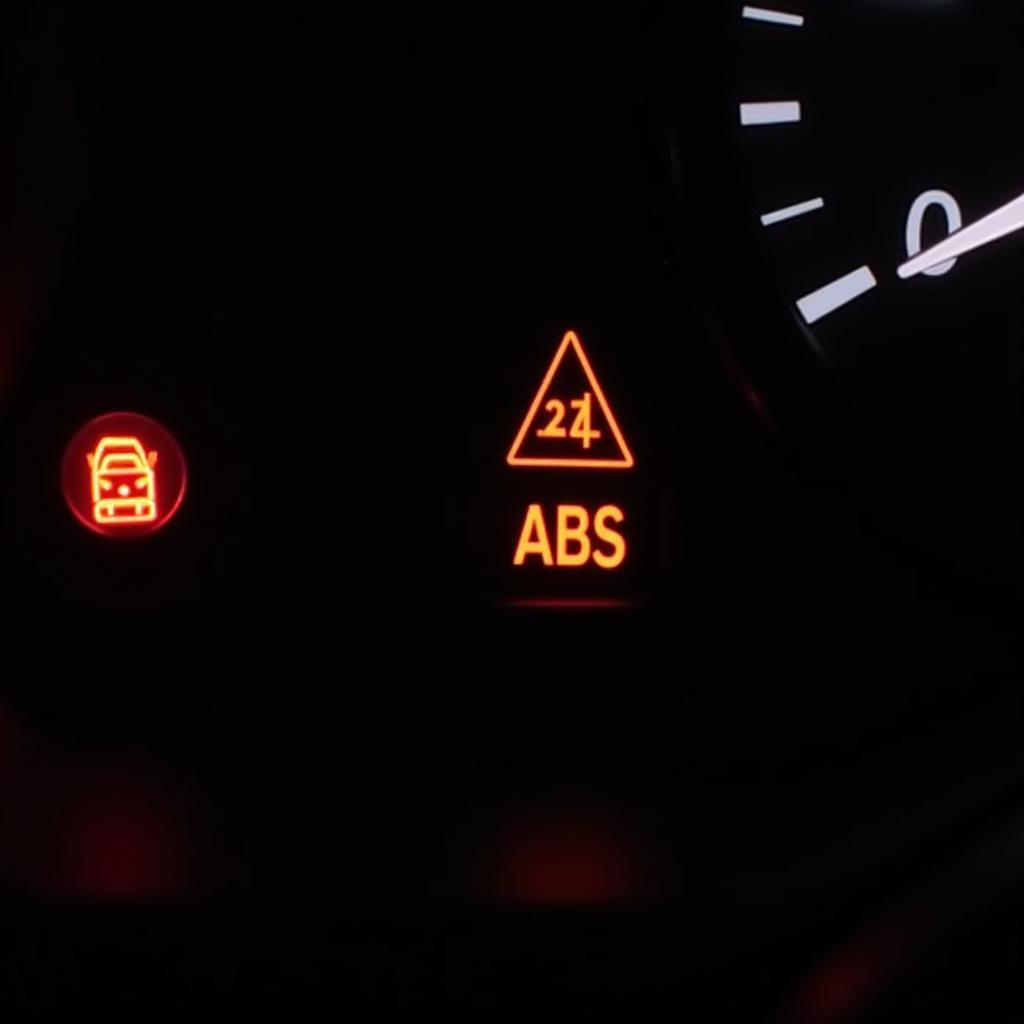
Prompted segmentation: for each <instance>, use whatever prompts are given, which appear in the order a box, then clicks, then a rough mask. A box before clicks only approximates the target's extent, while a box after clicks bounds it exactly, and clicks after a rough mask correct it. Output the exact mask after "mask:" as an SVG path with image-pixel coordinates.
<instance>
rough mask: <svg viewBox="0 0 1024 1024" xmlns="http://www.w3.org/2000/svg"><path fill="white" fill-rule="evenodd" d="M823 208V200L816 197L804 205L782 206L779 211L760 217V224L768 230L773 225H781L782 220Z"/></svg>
mask: <svg viewBox="0 0 1024 1024" xmlns="http://www.w3.org/2000/svg"><path fill="white" fill-rule="evenodd" d="M824 206H825V200H824V199H822V198H821V197H820V196H818V197H817V198H815V199H808V200H807V202H805V203H796V204H795V205H794V206H784V207H783V208H782V209H781V210H773V211H772V212H771V213H765V214H762V215H761V223H762V224H763V225H764V226H765V227H766V228H769V227H771V226H772V225H773V224H781V223H782V222H783V221H784V220H792V219H793V218H794V217H802V216H803V215H804V214H805V213H813V212H814V211H815V210H821V209H823V208H824Z"/></svg>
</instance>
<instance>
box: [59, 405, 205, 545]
mask: <svg viewBox="0 0 1024 1024" xmlns="http://www.w3.org/2000/svg"><path fill="white" fill-rule="evenodd" d="M185 478H186V471H185V459H184V456H183V455H182V453H181V449H180V448H179V447H178V444H177V442H176V441H175V440H174V438H173V437H172V436H171V434H170V433H169V432H168V431H167V430H166V429H165V428H164V427H163V426H161V425H160V424H159V423H157V422H156V421H155V420H151V419H149V418H148V417H146V416H140V415H139V414H138V413H128V412H119V413H109V414H108V415H106V416H100V417H98V418H97V419H95V420H92V421H91V422H90V423H87V424H86V425H85V426H84V427H82V428H81V430H79V431H78V433H77V434H75V436H74V437H73V438H72V440H71V443H70V444H69V445H68V447H67V449H66V450H65V452H64V461H63V464H62V467H61V483H62V487H63V491H64V497H65V500H66V501H67V503H68V507H69V508H70V509H71V511H72V512H73V513H74V515H75V518H77V519H78V521H79V522H81V523H82V524H83V525H85V526H87V527H89V529H90V530H93V531H94V532H96V533H100V534H102V535H104V536H106V537H134V536H139V535H140V534H144V533H151V532H153V531H154V530H158V529H159V528H160V527H161V526H163V525H164V524H165V523H166V522H167V521H168V520H169V519H170V518H171V517H172V516H173V515H174V513H175V512H176V511H177V510H178V507H179V506H180V505H181V502H182V500H183V498H184V496H185Z"/></svg>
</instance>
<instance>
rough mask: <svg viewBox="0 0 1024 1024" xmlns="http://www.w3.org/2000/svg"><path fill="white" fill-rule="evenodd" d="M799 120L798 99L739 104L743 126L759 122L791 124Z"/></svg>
mask: <svg viewBox="0 0 1024 1024" xmlns="http://www.w3.org/2000/svg"><path fill="white" fill-rule="evenodd" d="M799 120H800V102H799V101H798V100H779V101H777V102H773V103H741V104H740V124H742V125H744V126H745V127H750V126H752V125H760V124H793V123H795V122H797V121H799Z"/></svg>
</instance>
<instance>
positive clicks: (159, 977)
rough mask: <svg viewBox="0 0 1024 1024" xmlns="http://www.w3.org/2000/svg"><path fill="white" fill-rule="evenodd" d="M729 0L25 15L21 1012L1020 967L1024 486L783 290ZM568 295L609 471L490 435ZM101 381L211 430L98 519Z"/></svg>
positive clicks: (17, 238) (798, 983) (18, 654)
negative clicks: (880, 400) (167, 497)
mask: <svg viewBox="0 0 1024 1024" xmlns="http://www.w3.org/2000/svg"><path fill="white" fill-rule="evenodd" d="M723 6H724V5H723ZM734 6H735V7H736V12H733V18H732V20H731V21H730V20H729V19H728V18H726V16H725V14H724V13H723V12H721V11H718V10H717V5H714V4H693V5H672V4H665V3H651V4H613V5H610V6H609V7H608V8H607V9H604V8H602V9H601V10H594V9H593V8H592V7H589V6H584V5H572V4H560V5H556V6H555V7H550V6H541V5H538V6H536V7H532V6H530V5H526V6H525V7H517V8H516V9H514V10H513V9H511V8H505V7H501V6H498V7H494V8H489V9H487V10H483V9H475V10H472V11H464V10H458V9H456V8H454V7H452V8H448V9H444V10H440V11H434V10H432V11H429V12H427V11H423V10H418V9H416V10H408V11H406V10H402V9H401V8H396V9H395V10H393V11H389V12H383V11H380V12H375V13H373V14H369V13H367V12H348V11H345V10H342V9H337V10H335V11H333V12H330V13H328V12H327V11H326V10H320V9H317V8H312V7H309V8H302V7H299V8H294V7H292V8H284V7H282V8H280V9H278V10H274V9H268V10H265V11H264V10H253V9H249V8H242V7H239V6H237V5H232V4H140V5H131V6H127V5H109V6H108V5H84V6H78V5H75V6H70V5H69V6H61V5H25V6H19V5H14V6H12V7H10V8H8V9H5V11H4V13H3V15H2V16H0V21H2V24H3V43H2V52H0V60H2V62H3V79H2V90H3V97H2V106H0V124H2V133H0V138H2V139H3V154H4V158H3V160H2V161H0V163H2V166H3V170H2V171H0V193H2V195H0V210H2V214H3V216H2V218H0V224H2V225H3V229H2V232H0V282H2V290H0V296H2V302H0V307H2V309H0V610H2V623H3V632H2V640H3V645H4V652H5V659H4V660H5V666H6V667H5V668H4V669H3V670H0V672H2V675H0V887H2V889H0V899H2V903H3V913H2V915H0V916H2V918H3V920H4V925H3V926H2V927H3V931H4V932H5V938H6V939H7V940H9V942H10V949H11V953H10V954H8V955H6V956H5V958H4V966H3V968H2V969H0V973H2V975H3V977H4V989H5V992H7V993H9V995H10V998H11V1000H12V1006H13V1007H15V1008H16V1010H17V1012H18V1013H19V1014H22V1015H24V1016H31V1015H32V1014H38V1015H42V1014H44V1013H52V1012H57V1011H60V1012H67V1011H68V1010H70V1009H75V1010H78V1009H81V1008H83V1007H85V1006H87V1005H88V1006H100V1005H102V1006H118V1007H126V1008H130V1009H132V1010H136V1011H137V1010H139V1009H145V1008H147V1007H148V1008H154V1007H158V1008H160V1009H166V1010H167V1011H169V1012H173V1011H174V1010H190V1009H193V1008H196V1007H198V1006H200V1005H202V1006H206V1007H210V1006H213V1007H217V1008H220V1009H228V1008H232V1009H236V1010H237V1009H240V1010H243V1011H245V1010H249V1009H252V1010H255V1009H265V1008H268V1007H269V1008H272V1009H274V1010H278V1011H280V1012H288V1011H292V1012H294V1011H295V1010H299V1011H301V1010H303V1009H312V1008H313V1007H319V1006H321V1005H324V1004H325V1003H326V1005H328V1006H330V1007H334V1008H337V1009H353V1008H355V1007H357V1006H358V1007H360V1008H367V1007H369V1008H372V1009H374V1010H376V1011H378V1012H379V1013H381V1014H389V1013H395V1012H401V1011H404V1012H408V1011H409V1010H412V1009H422V1008H424V1007H426V1006H436V1005H443V1006H446V1007H448V1008H450V1009H451V1010H453V1011H458V1012H466V1013H467V1014H468V1013H473V1014H475V1015H479V1014H481V1013H483V1014H486V1016H487V1017H488V1018H489V1019H494V1018H498V1019H504V1018H506V1017H508V1018H511V1017H513V1016H515V1017H521V1016H522V1015H523V1014H524V1013H529V1014H532V1015H536V1016H540V1017H545V1016H547V1015H549V1014H554V1013H559V1014H561V1015H562V1016H565V1015H566V1014H568V1016H569V1017H570V1018H571V1019H592V1018H603V1017H605V1016H609V1017H610V1016H618V1017H622V1016H629V1017H631V1018H632V1019H660V1018H661V1017H664V1016H667V1015H668V1014H669V1013H671V1014H676V1013H679V1012H686V1011H688V1010H689V1011H690V1012H692V1013H695V1014H698V1013H699V1015H700V1017H701V1018H702V1019H705V1020H738V1019H753V1020H757V1019H764V1020H776V1019H781V1020H795V1021H839V1020H851V1021H853V1020H889V1019H893V1020H896V1019H908V1018H910V1019H917V1018H921V1019H924V1016H925V1015H926V1014H927V1015H929V1016H939V1017H940V1018H942V1019H944V1018H945V1017H946V1016H949V1015H951V1014H953V1015H955V1014H959V1015H960V1016H962V1017H967V1016H974V1017H976V1018H978V1017H980V1018H981V1019H991V1020H997V1019H1007V1020H1008V1019H1014V1018H1015V1016H1016V1015H1017V1014H1019V1010H1020V1006H1019V1000H1020V993H1019V991H1017V990H1016V987H1015V970H1016V969H1015V964H1016V963H1017V962H1019V957H1020V953H1021V949H1020V928H1019V913H1018V912H1019V907H1020V891H1019V877H1018V876H1019V870H1020V865H1021V857H1022V848H1021V837H1020V829H1021V825H1020V823H1019V799H1020V795H1021V785H1022V783H1024V779H1022V777H1021V773H1022V765H1021V761H1020V753H1019V739H1018V737H1019V732H1020V726H1021V707H1020V690H1019V651H1018V646H1017V623H1018V599H1019V591H1018V588H1019V576H1018V573H1017V570H1018V566H1019V548H1018V547H1017V546H1016V545H1019V533H1016V532H1014V531H1016V530H1018V529H1019V528H1018V527H1017V526H1016V520H1014V521H1013V524H1012V527H1011V528H1010V529H1009V532H1008V533H1007V532H1000V531H1002V529H1003V528H1002V527H999V528H998V529H997V528H996V527H993V528H992V531H991V533H989V532H988V531H986V530H981V531H979V530H978V529H976V526H977V523H976V521H975V519H974V518H972V517H973V516H975V515H976V514H977V513H978V508H977V503H976V502H975V503H971V502H961V503H959V506H961V507H958V502H951V503H950V504H951V508H950V509H948V510H943V508H942V506H941V501H935V500H934V497H933V492H932V491H931V490H929V489H928V487H927V486H924V485H919V481H918V477H917V476H916V469H915V468H914V467H913V466H912V465H911V464H910V462H909V461H908V460H907V459H906V458H904V455H903V453H902V450H901V449H900V448H899V446H898V445H897V444H896V443H890V439H889V437H888V436H887V434H886V428H885V426H884V425H880V424H879V423H872V422H869V419H870V418H869V417H864V416H862V415H860V409H859V407H858V402H857V400H856V399H855V398H850V397H849V395H848V394H847V393H846V392H844V390H843V387H842V381H841V379H840V380H837V376H836V375H835V374H834V373H832V372H829V371H827V370H825V371H823V370H822V368H821V367H820V366H819V365H818V363H817V361H816V359H815V357H814V353H813V351H812V350H811V348H810V347H808V346H806V345H805V344H804V339H803V334H802V333H801V331H800V330H797V328H796V325H795V323H794V320H793V315H792V313H791V310H790V309H789V306H788V305H787V304H786V303H783V302H781V301H780V300H779V298H778V295H777V292H776V289H777V287H778V280H779V279H780V278H784V277H785V272H784V271H785V268H783V267H782V265H781V264H780V267H779V268H776V269H778V271H779V272H778V274H776V275H774V276H773V275H772V274H771V273H768V272H766V270H765V268H766V267H768V268H770V267H771V262H772V260H773V259H778V257H777V256H773V255H772V254H771V253H770V252H766V251H765V249H764V248H763V247H762V245H761V242H760V239H759V237H758V238H755V235H756V228H757V225H756V221H753V222H752V221H751V219H750V216H749V203H750V202H751V201H756V199H757V198H759V197H757V196H756V195H755V200H750V199H749V197H748V198H742V191H741V190H742V189H743V188H744V187H745V186H744V185H743V184H742V183H743V181H744V180H745V176H746V175H747V174H748V173H750V171H751V167H752V166H754V160H753V158H750V157H749V156H748V155H745V153H744V151H743V150H742V149H739V148H737V146H736V139H735V136H736V131H737V129H736V126H735V124H734V123H733V121H729V122H726V120H725V119H724V115H723V111H728V112H729V116H730V117H732V118H733V120H735V112H734V109H733V96H734V90H735V88H736V86H735V80H734V78H730V77H729V74H733V73H734V72H735V71H736V68H737V66H738V65H739V64H740V63H741V57H740V56H739V53H740V52H741V51H738V50H730V49H729V46H730V45H731V44H730V42H729V40H730V39H731V38H732V37H731V35H730V33H732V32H733V31H734V28H735V26H734V25H733V21H737V20H738V13H737V12H738V11H739V9H740V7H741V6H742V5H739V4H737V5H734ZM802 6H803V7H811V6H813V5H810V4H804V5H802ZM854 6H855V5H854ZM862 6H870V5H862ZM877 6H879V7H884V6H885V5H877ZM954 6H955V5H954ZM727 71H728V72H729V74H727V73H726V72H727ZM681 112H683V113H684V114H685V116H681ZM887 131H888V130H887ZM891 142H892V136H891V135H889V134H886V132H885V131H882V130H881V129H880V130H879V137H878V138H877V140H876V143H877V145H878V147H879V149H880V150H884V149H885V147H886V145H888V144H890V143H891ZM754 191H755V193H756V189H755V190H754ZM978 212H979V213H980V212H982V211H978ZM752 223H753V225H754V226H753V227H752V226H751V224H752ZM899 231H902V226H901V225H900V226H899ZM901 237H902V236H901V235H897V240H898V241H899V240H900V238H901ZM793 259H794V261H795V260H796V257H795V256H794V257H793ZM964 260H965V261H966V257H964ZM826 262H827V261H826V260H825V259H824V258H822V261H821V264H820V265H821V266H824V265H825V263H826ZM815 265H816V266H817V265H818V264H815ZM786 267H788V264H786ZM780 268H781V269H780ZM737 282H741V283H742V284H743V287H742V288H741V289H737ZM978 287H981V288H982V289H983V290H982V291H981V293H980V298H979V299H978V302H979V303H982V304H984V303H986V302H989V303H994V302H996V301H1000V300H1001V298H1002V296H1003V289H1004V288H1005V287H1006V285H1005V279H1004V277H1002V276H999V275H994V276H993V277H992V279H991V281H989V282H987V283H985V284H984V285H978ZM986 288H987V289H988V291H985V290H984V289H986ZM954 315H960V314H958V313H956V314H954V313H952V312H951V313H948V314H947V318H949V319H950V322H952V318H953V317H954ZM1009 317H1010V314H1007V316H1006V317H1004V318H1003V322H1004V324H1005V326H1006V329H1007V330H1008V331H1012V330H1013V329H1015V328H1016V327H1017V326H1019V325H1018V324H1016V323H1014V322H1012V320H1010V319H1008V318H1009ZM851 322H852V321H851ZM852 329H853V328H852V327H851V328H850V330H851V331H852ZM873 329H874V328H873ZM570 330H571V331H574V332H576V334H578V336H579V338H580V339H581V341H582V344H583V346H584V347H585V349H586V352H587V354H588V356H589V358H590V361H591V363H592V366H593V370H594V373H595V376H596V378H599V379H600V381H601V385H602V387H603V389H604V392H606V394H607V400H608V403H609V408H610V409H614V417H615V419H616V420H617V421H618V423H619V424H621V428H622V432H623V434H624V436H625V437H626V438H628V442H629V447H630V449H631V451H632V453H635V456H636V464H635V466H634V467H632V468H631V469H630V470H629V471H628V472H617V471H614V470H613V471H610V472H597V473H593V472H589V471H584V472H579V473H574V472H573V471H572V470H564V471H550V470H545V469H541V470H539V471H531V470H529V469H527V470H519V469H517V468H516V467H515V466H510V465H509V463H508V459H507V454H508V452H509V445H510V443H511V442H512V440H513V438H514V437H515V435H516V431H517V429H518V427H519V425H520V422H521V421H522V419H523V415H524V412H525V411H526V409H527V407H528V405H529V402H530V399H531V397H532V395H533V393H534V392H535V391H536V389H537V385H538V383H539V382H540V380H541V376H542V374H543V372H544V370H545V368H546V367H547V365H548V362H549V361H550V360H551V356H552V354H553V353H554V351H555V348H556V346H557V344H558V343H559V341H560V340H561V339H562V337H563V335H564V334H565V333H566V332H567V331H570ZM1015 345H1017V348H1016V349H1014V351H1017V352H1018V353H1019V342H1015ZM1017 358H1018V361H1019V355H1018V356H1017ZM880 372H881V371H880ZM581 379H583V378H581ZM587 379H589V378H587ZM1017 383H1018V384H1019V381H1018V382H1017ZM584 386H586V387H589V386H590V385H588V384H584ZM966 386H967V385H966V384H965V387H966ZM1008 390H1009V391H1013V392H1014V394H1016V395H1017V396H1018V397H1017V399H1016V401H1017V403H1018V405H1017V406H1015V407H1014V408H1015V409H1016V414H1017V415H1019V387H1018V388H1017V389H1016V391H1014V389H1013V388H1009V389H1008ZM595 407H596V406H595ZM120 410H134V411H137V412H139V413H142V414H144V415H145V416H147V417H151V418H153V419H154V420H156V421H158V422H159V423H161V424H163V425H164V426H165V427H166V428H168V429H169V430H170V431H171V432H172V434H173V435H174V436H175V437H176V439H177V441H178V442H179V443H180V446H181V450H182V451H183V452H184V454H185V458H186V460H187V463H188V488H187V491H186V493H185V498H184V501H183V502H182V504H181V506H180V509H179V510H177V511H176V513H175V515H174V517H173V519H170V520H168V521H167V522H166V523H165V524H163V525H162V527H161V528H160V529H159V530H157V531H155V532H152V533H149V534H147V535H145V536H140V537H138V538H135V539H131V540H128V541H124V542H122V541H121V540H119V539H117V538H116V537H115V538H114V539H111V538H110V537H109V536H103V535H101V534H100V533H98V532H96V531H95V530H93V529H91V528H90V529H83V528H82V523H81V522H79V521H77V520H76V519H75V518H74V516H72V515H70V514H69V511H68V507H67V505H66V503H65V499H64V497H63V496H62V494H61V489H60V464H61V458H62V455H63V453H64V450H65V447H66V446H67V444H68V442H69V439H70V438H71V437H72V435H74V433H75V431H76V430H77V429H78V428H79V427H81V426H82V424H84V423H86V422H87V421H89V420H90V419H91V418H92V417H95V416H98V415H100V414H103V413H109V412H113V411H120ZM993 421H995V415H994V414H993ZM595 422H596V421H595ZM1012 422H1017V421H1016V420H1014V421H1012ZM604 429H605V430H606V432H607V426H605V428H604ZM534 433H536V432H534ZM604 440H607V437H606V438H604ZM1007 444H1008V447H1009V448H1012V450H1014V451H1019V436H1018V437H1016V438H1013V437H1010V438H1008V439H1007ZM1014 445H1016V447H1013V446H1014ZM162 457H163V456H162ZM165 461H166V460H165ZM90 465H91V463H90ZM140 465H141V463H140ZM155 465H156V472H157V473H158V474H159V473H160V472H162V469H161V463H160V462H156V463H155ZM139 472H142V473H144V472H145V469H144V467H143V469H141V470H139ZM157 479H158V480H159V479H160V477H159V476H158V477H157ZM951 479H952V477H951ZM979 493H980V492H979ZM532 505H538V506H540V508H541V509H542V510H545V514H547V513H548V512H550V511H551V510H553V509H554V508H555V507H556V506H558V507H568V506H569V505H571V507H573V508H577V507H581V508H586V509H589V510H591V512H592V513H594V511H595V510H596V509H597V508H598V507H599V506H601V507H608V506H609V505H611V506H614V507H615V508H616V509H620V510H622V511H623V515H624V525H623V526H622V527H621V529H622V530H623V534H624V536H626V537H627V540H628V557H627V558H626V559H625V560H624V563H623V565H622V566H621V568H620V569H616V571H605V570H604V569H602V568H601V567H600V565H599V564H597V563H595V562H592V563H591V564H588V565H586V566H584V567H583V568H581V569H580V570H579V571H577V572H569V573H559V572H558V571H548V566H547V565H546V564H545V563H543V562H542V561H541V560H540V558H534V559H533V560H532V561H531V560H529V559H528V560H527V564H526V565H525V566H516V565H514V564H513V559H512V553H513V551H514V549H515V547H516V539H517V537H521V532H520V531H521V530H523V529H525V527H524V525H523V524H524V520H523V515H524V509H526V508H527V507H529V506H532ZM964 508H967V509H968V511H967V512H964V511H963V509H964ZM930 509H934V516H933V515H932V514H931V513H930V512H929V510H930ZM965 517H966V518H965ZM1006 518H1007V519H1008V520H1009V519H1012V518H1013V517H1012V516H1007V517H1006ZM550 521H551V520H549V522H550ZM965 524H966V525H965ZM86 525H89V524H88V523H86ZM958 531H959V532H958ZM981 534H985V536H983V537H982V536H981ZM965 537H969V540H970V542H969V543H968V542H961V541H962V540H963V538H965ZM976 540H977V541H978V542H977V543H975V541H976ZM596 543H597V542H596V541H595V550H597V547H596ZM559 557H560V558H561V555H560V556H559ZM566 557H567V558H568V556H566ZM557 568H558V567H557V566H556V570H557ZM520 569H521V570H522V571H520ZM1014 999H1016V1000H1017V1003H1016V1004H1014V1003H1013V1001H1012V1000H1014ZM1015 1009H1016V1012H1015ZM983 1011H984V1012H983ZM154 1012H157V1011H156V1010H154Z"/></svg>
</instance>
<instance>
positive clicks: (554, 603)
mask: <svg viewBox="0 0 1024 1024" xmlns="http://www.w3.org/2000/svg"><path fill="white" fill-rule="evenodd" d="M505 607H506V608H537V609H542V610H545V611H549V610H552V611H558V610H563V611H602V612H604V611H615V610H617V609H622V608H632V607H634V604H633V602H632V601H627V600H624V599H623V598H618V597H524V598H516V599H513V600H510V601H506V602H505Z"/></svg>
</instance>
